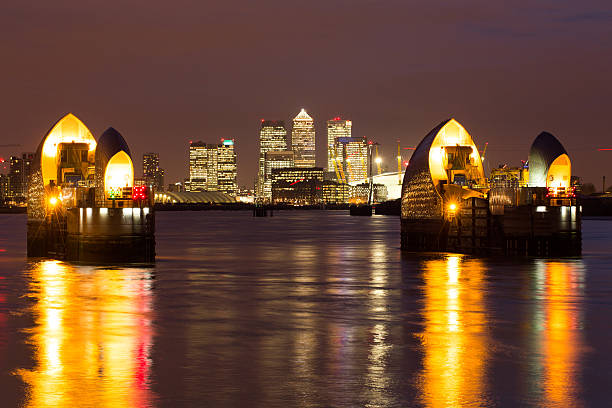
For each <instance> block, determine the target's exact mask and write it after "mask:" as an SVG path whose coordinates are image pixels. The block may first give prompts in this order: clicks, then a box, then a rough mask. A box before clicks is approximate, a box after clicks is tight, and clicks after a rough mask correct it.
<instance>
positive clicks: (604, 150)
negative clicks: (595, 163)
mask: <svg viewBox="0 0 612 408" xmlns="http://www.w3.org/2000/svg"><path fill="white" fill-rule="evenodd" d="M597 150H599V151H600V152H606V151H609V150H612V149H597Z"/></svg>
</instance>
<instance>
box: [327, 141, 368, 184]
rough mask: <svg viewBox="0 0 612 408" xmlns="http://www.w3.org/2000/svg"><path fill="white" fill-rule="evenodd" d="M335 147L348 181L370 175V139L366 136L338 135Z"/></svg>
mask: <svg viewBox="0 0 612 408" xmlns="http://www.w3.org/2000/svg"><path fill="white" fill-rule="evenodd" d="M335 149H336V152H338V158H340V160H339V161H340V163H341V165H342V169H343V172H344V175H345V177H346V182H348V183H352V182H354V181H358V180H363V179H366V178H367V177H368V141H367V139H366V138H365V137H338V138H336V145H335Z"/></svg>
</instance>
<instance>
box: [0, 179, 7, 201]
mask: <svg viewBox="0 0 612 408" xmlns="http://www.w3.org/2000/svg"><path fill="white" fill-rule="evenodd" d="M8 197H9V178H8V176H7V175H6V174H0V205H2V204H3V203H4V201H5V200H6V199H7V198H8Z"/></svg>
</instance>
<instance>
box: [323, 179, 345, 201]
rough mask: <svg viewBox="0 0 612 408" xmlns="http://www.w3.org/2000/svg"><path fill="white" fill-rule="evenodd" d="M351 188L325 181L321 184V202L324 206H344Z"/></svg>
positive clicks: (343, 184)
mask: <svg viewBox="0 0 612 408" xmlns="http://www.w3.org/2000/svg"><path fill="white" fill-rule="evenodd" d="M350 191H351V186H349V185H348V184H345V183H337V182H335V181H331V180H327V181H324V182H323V183H322V184H321V201H322V202H323V203H325V204H345V203H348V201H349V198H350Z"/></svg>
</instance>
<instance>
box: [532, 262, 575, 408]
mask: <svg viewBox="0 0 612 408" xmlns="http://www.w3.org/2000/svg"><path fill="white" fill-rule="evenodd" d="M535 272H536V276H535V280H536V281H535V292H536V306H535V307H536V309H535V313H534V316H533V317H534V319H535V321H534V325H533V327H532V330H533V335H534V339H535V344H534V346H535V350H534V353H533V355H534V356H537V357H536V358H535V360H534V362H533V363H534V364H533V365H532V367H531V370H532V374H533V375H532V377H531V378H530V379H529V380H530V382H531V383H532V384H533V385H535V386H536V387H538V388H539V389H540V393H539V394H541V395H538V400H542V401H543V402H544V404H545V406H551V407H552V406H563V407H573V406H579V405H581V402H580V400H579V389H578V385H579V383H580V381H579V378H578V375H579V373H580V350H581V348H582V336H581V325H582V321H581V319H582V316H581V315H582V313H581V310H580V306H581V305H580V303H578V302H577V300H578V299H579V297H580V296H582V290H583V287H582V285H583V281H584V270H583V268H582V265H581V264H579V263H570V262H544V261H539V262H537V264H536V271H535Z"/></svg>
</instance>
